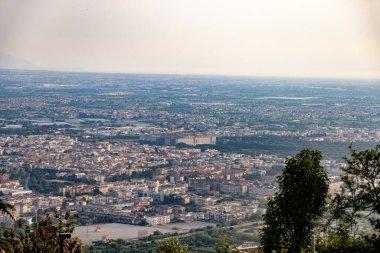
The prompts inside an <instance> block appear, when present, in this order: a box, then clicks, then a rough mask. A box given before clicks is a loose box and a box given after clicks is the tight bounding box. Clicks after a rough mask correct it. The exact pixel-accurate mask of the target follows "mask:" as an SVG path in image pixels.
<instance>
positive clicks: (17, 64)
mask: <svg viewBox="0 0 380 253" xmlns="http://www.w3.org/2000/svg"><path fill="white" fill-rule="evenodd" d="M0 68H7V69H36V66H34V65H33V64H32V63H31V62H29V61H27V60H25V59H21V58H17V57H14V56H12V55H9V54H1V53H0Z"/></svg>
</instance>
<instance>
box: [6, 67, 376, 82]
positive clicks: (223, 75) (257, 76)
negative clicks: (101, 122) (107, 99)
mask: <svg viewBox="0 0 380 253" xmlns="http://www.w3.org/2000/svg"><path fill="white" fill-rule="evenodd" d="M0 70H9V71H35V72H38V71H40V72H61V73H83V74H118V75H161V76H165V75H166V76H170V75H171V76H199V77H202V76H203V77H219V78H273V79H320V80H362V81H380V77H338V76H318V77H317V76H302V75H299V76H283V75H278V76H274V75H248V74H247V75H244V74H243V75H238V74H236V75H234V74H204V73H198V74H195V73H191V74H190V73H162V72H161V73H158V72H120V71H92V70H76V69H59V68H57V69H45V68H7V67H0Z"/></svg>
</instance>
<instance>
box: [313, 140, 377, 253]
mask: <svg viewBox="0 0 380 253" xmlns="http://www.w3.org/2000/svg"><path fill="white" fill-rule="evenodd" d="M345 160H346V166H345V167H343V168H342V170H343V174H342V175H341V180H342V182H343V184H342V187H341V191H340V192H339V193H338V194H336V195H335V196H334V198H333V199H332V203H331V205H330V208H329V213H328V215H329V216H328V217H329V220H328V222H327V224H326V226H325V232H327V233H328V236H327V237H326V238H321V239H320V240H321V242H320V243H319V251H321V252H334V250H336V249H341V251H342V252H378V249H379V248H380V236H379V233H380V145H377V146H376V147H375V148H374V149H368V150H364V151H356V150H354V149H353V148H352V147H351V146H350V158H345ZM365 221H368V223H369V224H370V225H371V227H372V230H371V231H367V232H366V233H363V231H361V230H362V229H361V228H360V224H358V223H359V222H360V223H363V222H365ZM332 225H334V226H332ZM357 249H360V250H357Z"/></svg>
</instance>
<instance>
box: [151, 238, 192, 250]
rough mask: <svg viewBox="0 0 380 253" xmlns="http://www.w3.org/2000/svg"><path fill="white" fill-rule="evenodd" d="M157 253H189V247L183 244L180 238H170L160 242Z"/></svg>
mask: <svg viewBox="0 0 380 253" xmlns="http://www.w3.org/2000/svg"><path fill="white" fill-rule="evenodd" d="M156 252H157V253H187V252H188V246H187V245H184V244H182V243H181V242H180V241H179V240H178V238H170V239H168V240H165V241H163V242H160V243H159V244H158V245H157V247H156Z"/></svg>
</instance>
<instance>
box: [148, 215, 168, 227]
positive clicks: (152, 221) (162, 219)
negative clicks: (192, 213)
mask: <svg viewBox="0 0 380 253" xmlns="http://www.w3.org/2000/svg"><path fill="white" fill-rule="evenodd" d="M146 222H147V223H148V224H149V225H152V226H155V225H161V224H167V223H170V215H155V216H146Z"/></svg>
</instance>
